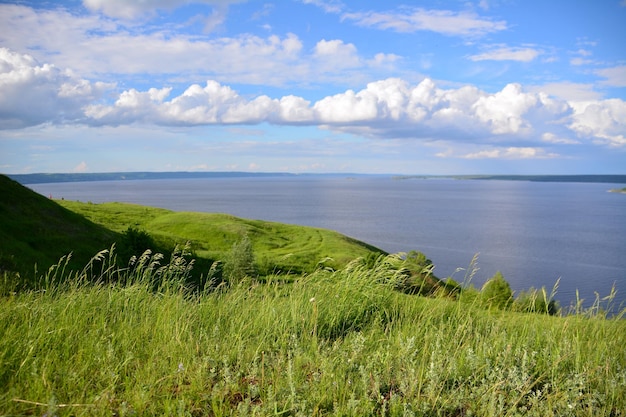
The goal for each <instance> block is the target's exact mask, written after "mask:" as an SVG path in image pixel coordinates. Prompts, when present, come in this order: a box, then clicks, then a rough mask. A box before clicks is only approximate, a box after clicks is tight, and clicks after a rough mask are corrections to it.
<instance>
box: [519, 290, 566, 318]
mask: <svg viewBox="0 0 626 417" xmlns="http://www.w3.org/2000/svg"><path fill="white" fill-rule="evenodd" d="M512 308H513V310H515V311H522V312H526V313H540V314H549V315H551V316H554V315H556V314H558V312H559V305H558V302H557V301H556V300H554V299H552V297H550V296H548V294H547V293H546V289H545V288H541V290H537V289H536V288H532V287H531V288H529V289H528V290H526V291H522V292H520V293H519V295H518V296H517V297H516V298H515V301H514V302H513V305H512Z"/></svg>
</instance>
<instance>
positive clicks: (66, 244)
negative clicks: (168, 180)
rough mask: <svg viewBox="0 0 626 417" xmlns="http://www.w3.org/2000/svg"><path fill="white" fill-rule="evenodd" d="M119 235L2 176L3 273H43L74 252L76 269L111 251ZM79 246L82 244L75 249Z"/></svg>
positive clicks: (0, 257) (0, 239)
mask: <svg viewBox="0 0 626 417" xmlns="http://www.w3.org/2000/svg"><path fill="white" fill-rule="evenodd" d="M118 238H119V236H118V234H116V233H115V232H113V231H111V230H109V229H108V228H105V227H103V226H101V225H96V224H94V223H92V222H90V221H89V220H87V219H85V218H84V217H83V216H81V215H79V214H77V213H75V212H72V211H70V210H67V209H65V208H63V207H61V206H59V205H58V204H56V203H55V202H54V201H52V200H50V199H48V198H45V197H43V196H41V195H39V194H37V193H35V192H33V191H31V190H29V189H27V188H25V187H23V186H21V185H20V184H18V183H17V182H15V181H12V180H10V179H9V178H7V177H5V176H2V175H0V272H1V271H4V270H10V271H16V272H19V273H20V274H21V276H22V277H27V276H29V275H31V276H32V275H33V274H34V269H35V265H36V266H37V268H38V269H39V271H40V273H41V272H44V271H45V270H46V269H48V267H49V266H50V265H52V264H54V263H56V262H57V261H58V260H59V258H60V257H61V256H63V255H67V254H68V253H70V252H74V256H73V258H72V260H71V261H70V266H71V267H73V268H81V267H82V266H83V265H84V264H85V263H86V262H87V261H89V259H90V258H91V257H92V256H93V254H94V253H96V252H98V251H99V250H100V249H102V248H105V247H109V246H110V245H111V243H112V242H114V241H115V240H117V239H118ZM76 242H81V244H80V245H76Z"/></svg>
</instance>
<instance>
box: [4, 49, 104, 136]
mask: <svg viewBox="0 0 626 417" xmlns="http://www.w3.org/2000/svg"><path fill="white" fill-rule="evenodd" d="M111 87H112V85H109V84H104V83H91V82H89V81H87V80H84V79H81V78H78V77H76V76H75V75H73V74H72V73H71V72H69V71H62V70H60V69H59V68H56V67H55V66H54V65H50V64H40V63H39V62H37V61H36V60H35V59H34V58H33V57H31V56H29V55H23V54H18V53H15V52H13V51H10V50H8V49H6V48H0V129H7V128H22V127H26V126H33V125H37V124H41V123H46V122H54V123H65V122H68V123H69V122H73V121H75V120H77V119H81V118H82V117H83V114H82V107H83V106H84V105H87V104H88V103H92V102H94V101H97V100H98V99H100V98H101V97H102V95H103V94H104V92H105V91H106V90H107V89H110V88H111Z"/></svg>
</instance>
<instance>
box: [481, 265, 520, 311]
mask: <svg viewBox="0 0 626 417" xmlns="http://www.w3.org/2000/svg"><path fill="white" fill-rule="evenodd" d="M480 300H481V304H482V305H484V306H485V307H488V308H497V309H500V310H505V309H507V308H509V307H510V306H511V304H512V303H513V291H511V286H510V285H509V283H508V282H506V281H505V280H504V277H503V276H502V273H501V272H500V271H498V272H496V273H495V275H494V276H493V277H492V278H491V279H489V280H488V281H487V282H485V285H483V287H482V289H481V290H480Z"/></svg>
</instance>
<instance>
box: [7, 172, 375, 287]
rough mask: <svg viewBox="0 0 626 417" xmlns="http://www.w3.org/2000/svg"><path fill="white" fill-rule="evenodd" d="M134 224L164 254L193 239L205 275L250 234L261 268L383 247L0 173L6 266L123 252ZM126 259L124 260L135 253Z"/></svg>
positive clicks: (74, 263) (28, 269) (30, 266)
mask: <svg viewBox="0 0 626 417" xmlns="http://www.w3.org/2000/svg"><path fill="white" fill-rule="evenodd" d="M129 227H132V228H135V229H137V230H140V231H142V232H146V233H147V234H148V235H149V236H150V237H151V238H152V240H153V244H154V247H151V248H150V249H153V250H154V251H157V252H162V253H168V252H170V251H172V250H173V249H174V248H175V247H176V246H177V245H179V246H183V245H185V244H186V243H187V242H191V250H192V255H193V256H194V257H195V258H196V259H197V261H196V268H195V270H194V274H195V275H200V274H203V273H206V272H207V270H208V268H209V267H210V265H211V263H212V262H213V260H221V259H224V257H225V256H226V255H227V254H228V252H229V251H230V250H231V248H232V246H233V244H235V243H237V242H239V241H241V240H242V239H243V238H244V236H248V237H249V239H250V240H251V241H252V244H253V249H254V254H255V257H256V263H257V265H258V268H259V273H261V274H266V273H271V272H276V271H282V272H288V271H291V272H295V273H301V272H305V271H306V272H310V271H313V270H314V269H315V268H316V265H317V264H318V263H319V262H320V261H323V260H325V259H327V262H326V264H325V265H327V266H331V267H334V268H338V267H341V266H343V265H345V264H346V263H347V262H349V261H351V260H352V259H355V258H357V257H360V256H367V255H368V254H370V253H373V252H381V251H379V250H378V249H376V248H374V247H372V246H369V245H367V244H365V243H363V242H359V241H356V240H354V239H350V238H348V237H346V236H344V235H341V234H339V233H336V232H334V231H330V230H324V229H316V228H308V227H302V226H294V225H286V224H281V223H272V222H264V221H258V220H246V219H240V218H236V217H233V216H229V215H225V214H208V213H181V212H173V211H170V210H165V209H160V208H154V207H144V206H138V205H132V204H123V203H104V204H90V203H80V202H72V201H63V200H55V201H53V200H50V199H48V198H46V197H44V196H41V195H40V194H38V193H35V192H34V191H32V190H30V189H28V188H26V187H23V186H22V185H20V184H19V183H17V182H15V181H13V180H11V179H9V178H7V177H5V176H0V272H1V271H3V270H4V271H17V272H19V273H20V275H21V276H22V277H26V278H25V279H30V278H33V277H34V275H35V272H34V269H35V268H34V266H35V265H37V266H38V270H39V274H41V273H44V272H45V271H46V270H47V269H48V268H49V267H50V266H51V265H53V264H54V263H56V262H57V261H58V260H59V258H61V257H62V256H65V255H67V254H69V253H72V258H71V262H70V264H69V267H70V268H72V269H79V268H82V267H83V266H84V265H85V264H87V262H88V261H89V259H91V257H92V256H93V255H95V254H96V253H97V252H99V251H100V250H102V249H107V248H110V247H111V245H112V244H113V243H116V245H117V247H118V253H124V252H123V251H120V249H122V248H121V247H122V246H124V245H125V244H126V243H127V242H126V241H125V232H126V231H127V230H128V228H129ZM143 249H145V248H142V250H143ZM139 254H140V253H138V254H137V255H139ZM128 256H130V255H128ZM328 258H330V259H328ZM119 261H120V262H121V264H125V263H126V262H127V261H128V259H119Z"/></svg>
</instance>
